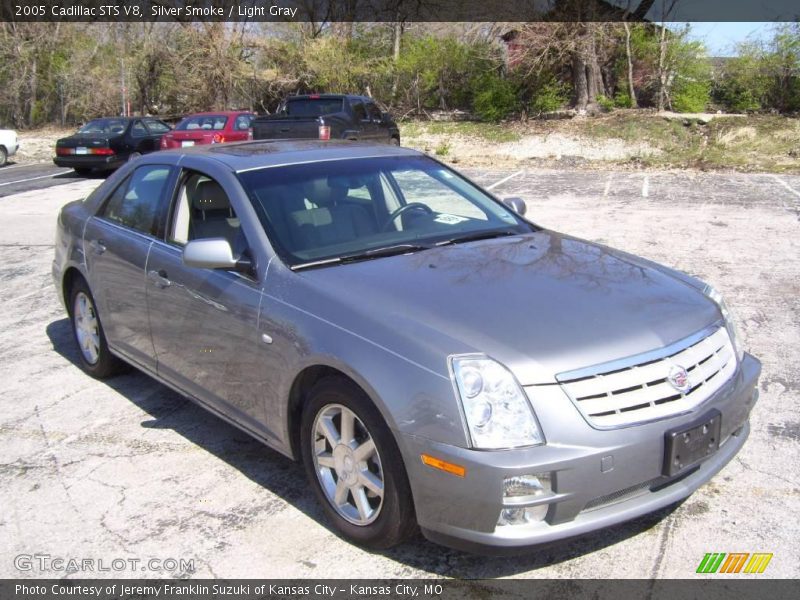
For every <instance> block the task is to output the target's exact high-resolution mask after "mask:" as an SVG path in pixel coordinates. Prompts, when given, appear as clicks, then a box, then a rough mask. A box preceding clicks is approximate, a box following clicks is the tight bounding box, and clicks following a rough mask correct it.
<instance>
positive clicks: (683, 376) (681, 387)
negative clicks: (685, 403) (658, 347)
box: [667, 365, 692, 394]
mask: <svg viewBox="0 0 800 600" xmlns="http://www.w3.org/2000/svg"><path fill="white" fill-rule="evenodd" d="M667 381H669V383H670V385H671V386H672V387H674V388H675V389H676V390H678V391H679V392H680V393H681V394H685V393H686V392H688V391H689V390H690V389H691V387H692V384H691V383H690V382H689V373H687V372H686V369H684V368H683V367H682V366H680V365H674V366H673V367H672V369H670V371H669V375H667Z"/></svg>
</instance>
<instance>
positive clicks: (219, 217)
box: [169, 171, 247, 256]
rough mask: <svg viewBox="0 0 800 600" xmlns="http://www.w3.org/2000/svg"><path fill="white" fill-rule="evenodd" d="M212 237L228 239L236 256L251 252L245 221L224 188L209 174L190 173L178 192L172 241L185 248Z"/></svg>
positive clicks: (186, 175)
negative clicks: (247, 251) (244, 230)
mask: <svg viewBox="0 0 800 600" xmlns="http://www.w3.org/2000/svg"><path fill="white" fill-rule="evenodd" d="M209 238H223V239H225V240H227V241H228V243H229V244H230V245H231V248H232V249H233V253H234V256H237V255H240V254H242V253H243V252H244V251H245V250H246V249H247V241H246V239H245V237H244V232H243V231H242V226H241V222H240V221H239V218H238V217H237V216H236V212H235V211H234V210H233V206H231V203H230V200H229V198H228V195H227V193H226V192H225V190H224V189H223V187H222V186H221V185H220V184H219V183H218V182H217V181H216V180H214V179H212V178H211V177H208V176H207V175H203V174H202V173H196V172H192V171H187V172H186V173H185V174H184V176H183V178H182V182H181V185H180V188H179V190H178V196H177V200H176V203H175V208H174V211H173V217H172V226H171V228H170V232H169V242H170V243H172V244H176V245H179V246H184V245H186V243H188V242H189V241H191V240H200V239H209Z"/></svg>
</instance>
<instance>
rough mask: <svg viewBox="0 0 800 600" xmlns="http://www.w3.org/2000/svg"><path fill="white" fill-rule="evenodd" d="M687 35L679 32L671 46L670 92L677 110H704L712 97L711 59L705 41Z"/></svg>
mask: <svg viewBox="0 0 800 600" xmlns="http://www.w3.org/2000/svg"><path fill="white" fill-rule="evenodd" d="M687 34H688V30H686V31H684V32H682V33H681V34H679V35H677V36H676V37H675V39H673V40H671V42H670V44H669V46H668V54H667V62H668V64H669V65H670V67H671V71H672V72H671V85H670V89H669V95H670V100H671V104H672V109H673V110H675V111H677V112H702V111H704V110H705V109H706V107H707V106H708V103H709V101H710V99H711V62H710V61H709V60H708V55H707V54H706V49H705V46H703V44H702V42H698V41H692V40H688V39H687V37H686V36H687Z"/></svg>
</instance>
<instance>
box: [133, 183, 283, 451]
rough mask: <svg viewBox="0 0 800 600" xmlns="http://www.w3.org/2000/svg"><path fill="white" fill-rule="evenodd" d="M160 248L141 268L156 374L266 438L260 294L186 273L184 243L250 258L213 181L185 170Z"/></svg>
mask: <svg viewBox="0 0 800 600" xmlns="http://www.w3.org/2000/svg"><path fill="white" fill-rule="evenodd" d="M166 232H167V233H166V236H165V239H164V240H163V241H160V242H157V243H155V244H154V245H153V248H152V250H151V252H150V256H149V258H148V261H147V306H148V311H149V314H150V323H151V327H152V331H153V344H154V347H155V353H156V360H157V363H158V364H157V369H158V373H159V375H160V376H161V377H163V378H164V379H165V380H167V381H169V382H171V383H172V384H174V385H176V386H177V387H179V388H180V389H182V390H184V391H185V392H186V393H188V394H190V395H192V396H194V397H195V398H197V399H199V400H201V401H203V402H205V403H207V404H210V405H211V406H212V407H214V408H216V409H217V410H218V411H220V412H223V413H225V414H226V415H228V416H230V417H232V418H234V419H235V420H236V421H238V422H240V423H243V424H245V425H246V426H248V427H249V428H250V429H253V430H255V431H257V432H260V433H265V434H266V435H267V436H268V437H269V436H270V435H271V433H270V432H268V431H266V430H265V427H264V421H265V411H264V406H265V391H264V388H265V386H266V385H268V382H265V381H264V378H265V377H266V376H267V375H266V373H267V372H268V369H266V368H265V365H264V364H262V361H263V356H264V351H263V348H262V347H263V346H264V343H263V342H262V341H261V337H260V334H259V333H258V315H259V307H260V303H261V286H260V284H259V282H258V281H257V280H256V279H255V278H254V277H248V276H247V275H243V274H241V273H237V272H234V271H225V270H212V269H199V268H193V267H188V266H186V265H184V263H183V258H182V252H183V247H184V246H185V244H186V243H187V242H189V241H190V240H197V239H206V238H218V237H222V238H225V239H226V240H228V241H229V243H231V245H232V247H233V249H234V254H236V255H241V254H243V253H245V254H246V253H248V252H249V250H248V245H247V240H246V237H245V235H244V233H243V231H242V228H241V224H240V223H239V220H238V218H237V216H236V212H235V211H234V209H233V207H232V206H231V204H230V201H229V194H228V193H227V192H226V191H225V189H224V188H223V187H222V186H221V185H220V184H219V183H218V182H217V181H216V180H215V179H213V178H212V177H210V176H208V175H207V174H205V173H201V172H199V171H194V170H188V169H186V170H184V171H183V173H182V174H181V177H180V183H179V185H178V190H177V192H176V194H175V197H174V199H173V206H172V210H171V219H170V221H169V224H168V226H167V229H166Z"/></svg>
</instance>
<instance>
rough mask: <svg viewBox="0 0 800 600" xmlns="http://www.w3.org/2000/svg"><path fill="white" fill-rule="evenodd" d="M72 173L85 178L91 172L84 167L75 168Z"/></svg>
mask: <svg viewBox="0 0 800 600" xmlns="http://www.w3.org/2000/svg"><path fill="white" fill-rule="evenodd" d="M73 171H75V174H76V175H80V176H81V177H87V176H89V175H90V174H91V172H92V170H91V169H87V168H86V167H75V168H73Z"/></svg>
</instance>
